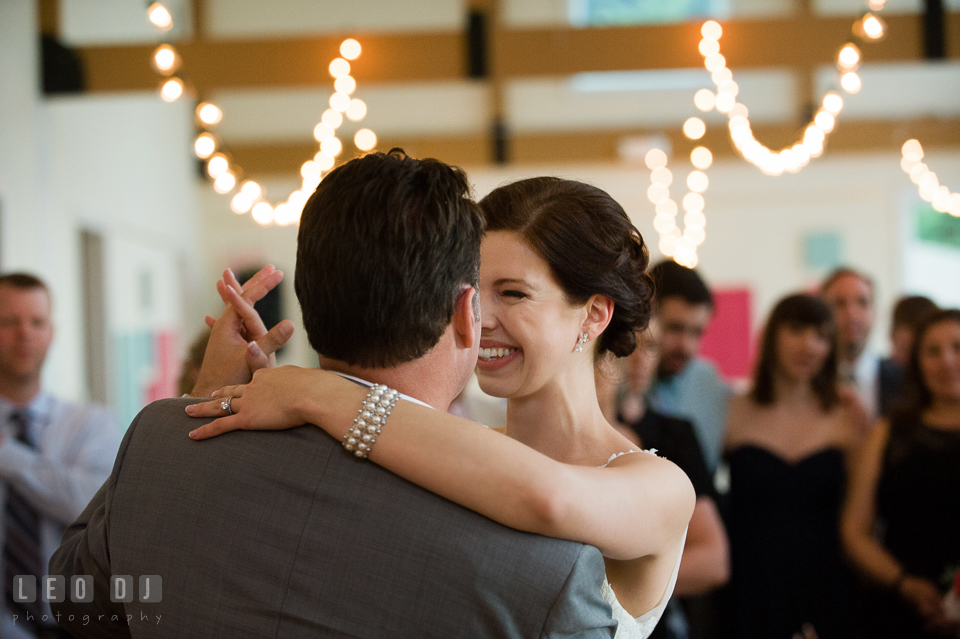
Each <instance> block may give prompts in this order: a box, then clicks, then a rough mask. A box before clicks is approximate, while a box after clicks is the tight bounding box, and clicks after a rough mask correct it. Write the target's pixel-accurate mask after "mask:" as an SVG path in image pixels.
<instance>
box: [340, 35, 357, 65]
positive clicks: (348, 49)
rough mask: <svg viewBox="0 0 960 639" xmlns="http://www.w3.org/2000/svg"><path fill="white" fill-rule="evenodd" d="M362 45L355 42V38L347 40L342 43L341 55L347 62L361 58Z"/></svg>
mask: <svg viewBox="0 0 960 639" xmlns="http://www.w3.org/2000/svg"><path fill="white" fill-rule="evenodd" d="M361 51H362V49H361V48H360V43H359V42H357V41H356V40H354V39H353V38H347V39H346V40H344V41H343V42H342V43H340V55H342V56H343V57H344V58H346V59H347V60H356V59H357V58H359V57H360V52H361Z"/></svg>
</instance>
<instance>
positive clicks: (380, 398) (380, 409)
mask: <svg viewBox="0 0 960 639" xmlns="http://www.w3.org/2000/svg"><path fill="white" fill-rule="evenodd" d="M399 399H400V393H399V392H398V391H396V390H394V389H392V388H387V387H386V386H384V385H383V384H374V385H373V386H372V387H371V388H370V392H369V393H367V396H366V398H365V399H364V400H363V404H361V405H360V410H359V411H358V413H359V415H358V416H357V418H356V419H354V420H353V426H351V427H350V430H348V431H347V434H346V435H344V436H343V447H344V448H346V449H347V450H348V451H350V452H351V453H353V454H354V455H356V456H357V457H359V458H361V459H366V458H367V457H368V456H369V455H370V451H371V450H373V445H374V444H375V443H376V442H377V436H378V435H379V434H380V429H381V428H382V427H383V425H384V423H386V421H387V417H389V416H390V411H391V410H393V407H394V406H395V405H396V403H397V400H399Z"/></svg>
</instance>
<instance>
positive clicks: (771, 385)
mask: <svg viewBox="0 0 960 639" xmlns="http://www.w3.org/2000/svg"><path fill="white" fill-rule="evenodd" d="M835 339H836V328H835V324H834V321H833V317H832V314H831V312H830V308H829V307H828V306H827V304H826V303H825V302H824V301H823V300H821V299H819V298H817V297H813V296H810V295H791V296H789V297H786V298H784V299H782V300H780V302H779V303H778V304H777V305H776V306H775V307H774V309H773V312H772V313H771V315H770V319H769V320H768V322H767V326H766V328H765V329H764V333H763V339H762V344H761V352H760V358H759V360H758V362H757V366H756V370H755V373H754V379H753V388H752V390H751V391H750V393H749V394H748V395H746V396H743V397H738V398H735V399H734V401H733V402H732V403H731V406H730V413H729V418H728V426H727V440H726V457H727V461H728V464H729V468H730V522H729V533H730V543H731V563H732V581H731V584H732V592H733V595H734V604H733V610H732V613H733V614H734V623H735V629H736V632H735V636H736V637H738V638H739V637H742V638H744V639H747V638H754V637H764V638H765V639H791V638H792V637H793V636H794V634H795V633H798V632H806V633H808V634H809V632H810V630H811V628H812V630H814V631H815V632H816V634H817V636H818V637H819V638H820V639H832V638H834V637H843V638H847V637H850V636H851V631H852V627H851V624H852V610H851V601H850V597H849V577H848V575H847V572H846V570H845V567H844V564H843V561H842V559H841V552H840V539H839V520H840V508H841V503H842V501H843V494H844V484H845V480H846V467H847V458H848V456H849V455H850V454H851V451H852V447H853V445H854V443H855V439H856V436H855V433H854V429H853V427H852V426H851V425H850V423H849V421H848V419H847V416H846V414H845V412H844V410H843V409H842V408H841V406H840V404H839V400H838V397H837V352H836V341H835Z"/></svg>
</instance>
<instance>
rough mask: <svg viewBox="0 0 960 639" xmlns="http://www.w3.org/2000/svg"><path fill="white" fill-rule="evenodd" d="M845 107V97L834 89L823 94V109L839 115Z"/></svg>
mask: <svg viewBox="0 0 960 639" xmlns="http://www.w3.org/2000/svg"><path fill="white" fill-rule="evenodd" d="M841 109H843V98H841V97H840V95H839V94H838V93H836V92H834V91H830V92H829V93H827V94H826V95H825V96H823V110H824V111H826V112H827V113H830V114H832V115H837V114H838V113H840V110H841Z"/></svg>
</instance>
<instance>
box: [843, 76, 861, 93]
mask: <svg viewBox="0 0 960 639" xmlns="http://www.w3.org/2000/svg"><path fill="white" fill-rule="evenodd" d="M840 86H842V87H843V90H844V91H846V92H847V93H857V92H858V91H860V87H861V86H862V85H861V84H860V76H858V75H857V74H856V73H854V72H853V71H850V72H848V73H844V74H843V75H842V76H840Z"/></svg>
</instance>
